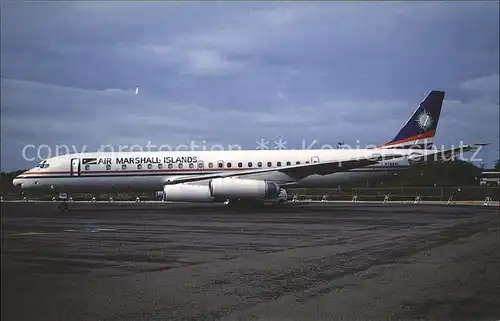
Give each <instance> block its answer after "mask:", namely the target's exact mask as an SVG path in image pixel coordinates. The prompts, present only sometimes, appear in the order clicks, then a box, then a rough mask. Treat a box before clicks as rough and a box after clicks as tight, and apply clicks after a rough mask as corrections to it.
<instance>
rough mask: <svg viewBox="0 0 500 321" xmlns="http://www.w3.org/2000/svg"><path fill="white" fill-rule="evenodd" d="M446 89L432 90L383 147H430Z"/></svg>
mask: <svg viewBox="0 0 500 321" xmlns="http://www.w3.org/2000/svg"><path fill="white" fill-rule="evenodd" d="M443 100H444V91H437V90H433V91H431V92H430V93H429V94H428V95H427V97H425V99H424V101H422V102H421V103H420V105H419V106H418V108H417V109H416V110H415V112H414V113H413V115H411V117H410V119H408V121H407V122H406V123H405V125H404V126H403V128H401V130H400V131H399V133H398V134H397V135H396V137H394V139H393V140H391V141H390V142H387V143H385V144H384V145H383V146H382V147H383V148H409V147H412V148H415V147H419V148H428V147H430V146H432V145H433V143H434V136H435V135H436V129H437V125H438V121H439V115H440V114H441V107H442V105H443Z"/></svg>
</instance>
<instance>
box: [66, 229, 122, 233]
mask: <svg viewBox="0 0 500 321" xmlns="http://www.w3.org/2000/svg"><path fill="white" fill-rule="evenodd" d="M109 231H116V229H114V228H83V229H77V230H75V229H69V230H64V232H85V233H97V232H109Z"/></svg>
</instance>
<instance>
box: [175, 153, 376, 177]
mask: <svg viewBox="0 0 500 321" xmlns="http://www.w3.org/2000/svg"><path fill="white" fill-rule="evenodd" d="M381 160H382V157H381V156H379V155H377V156H372V157H371V158H359V157H356V158H353V159H347V160H342V161H339V160H335V161H329V162H317V163H309V164H301V165H290V166H282V167H273V168H262V169H251V170H250V169H249V170H246V171H243V172H241V171H239V172H231V173H214V174H206V175H197V176H181V177H175V178H172V179H171V180H168V181H167V182H166V184H180V183H189V182H196V181H202V180H207V179H213V178H223V177H236V176H238V177H240V176H248V175H254V174H261V173H268V172H282V173H284V174H286V175H288V176H289V177H290V178H293V179H295V180H300V179H302V178H305V177H307V176H309V175H313V174H318V175H326V174H332V173H336V172H345V171H348V170H350V169H353V168H359V167H365V166H368V165H372V164H376V163H377V162H380V161H381Z"/></svg>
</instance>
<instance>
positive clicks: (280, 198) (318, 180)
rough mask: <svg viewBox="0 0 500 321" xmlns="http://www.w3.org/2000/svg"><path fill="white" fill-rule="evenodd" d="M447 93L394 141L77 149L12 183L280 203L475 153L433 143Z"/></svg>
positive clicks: (434, 94) (427, 104)
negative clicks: (293, 195)
mask: <svg viewBox="0 0 500 321" xmlns="http://www.w3.org/2000/svg"><path fill="white" fill-rule="evenodd" d="M444 95H445V92H444V91H438V90H432V91H431V92H430V93H429V94H428V95H427V96H426V98H425V99H424V100H423V101H422V102H421V103H420V104H419V106H418V107H417V109H416V110H415V111H414V113H413V114H412V115H411V117H410V118H409V119H408V120H407V121H406V122H405V123H404V125H403V127H402V128H401V129H400V130H399V132H398V133H397V135H396V136H395V137H394V139H392V140H391V141H389V142H387V143H384V144H382V145H380V146H375V147H373V148H365V149H359V148H357V149H349V148H345V147H344V146H343V147H342V148H337V149H330V150H326V149H311V150H233V151H166V152H163V151H157V152H151V151H149V152H120V153H113V152H96V153H75V154H68V155H62V156H57V157H53V158H50V159H46V160H43V161H42V162H40V163H39V164H38V165H37V166H36V167H35V168H32V169H30V170H28V171H26V172H24V173H22V174H20V175H19V176H17V177H16V178H15V179H14V180H13V184H14V185H15V186H17V187H19V188H21V189H22V190H26V191H32V190H45V191H51V192H59V193H75V192H81V193H97V192H109V193H115V192H131V191H144V192H145V191H155V192H158V191H160V192H161V194H162V197H163V200H164V201H173V202H202V203H204V202H209V203H212V202H225V203H238V202H239V201H243V202H245V201H251V202H253V201H263V200H272V201H276V202H277V203H283V202H286V200H287V199H288V194H287V189H290V188H304V187H305V188H319V187H331V186H338V185H340V184H342V183H345V182H350V181H354V180H367V179H373V178H380V177H384V176H392V175H394V174H395V173H399V172H401V171H404V170H408V169H409V168H410V167H411V166H413V165H419V164H423V163H426V162H429V161H443V160H448V159H451V158H452V157H455V156H456V155H457V154H459V153H463V152H468V151H473V150H477V149H478V147H479V146H482V145H484V144H475V145H462V146H459V147H455V148H451V149H447V150H437V149H436V148H433V146H434V137H435V135H436V129H437V125H438V120H439V116H440V113H441V107H442V104H443V100H444ZM65 204H66V203H65V202H63V203H62V204H61V205H62V208H60V209H62V210H67V204H66V205H65Z"/></svg>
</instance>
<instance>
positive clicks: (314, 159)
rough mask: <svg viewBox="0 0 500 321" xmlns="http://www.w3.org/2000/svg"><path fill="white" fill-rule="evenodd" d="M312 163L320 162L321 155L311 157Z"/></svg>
mask: <svg viewBox="0 0 500 321" xmlns="http://www.w3.org/2000/svg"><path fill="white" fill-rule="evenodd" d="M311 163H319V157H318V156H313V157H311Z"/></svg>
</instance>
